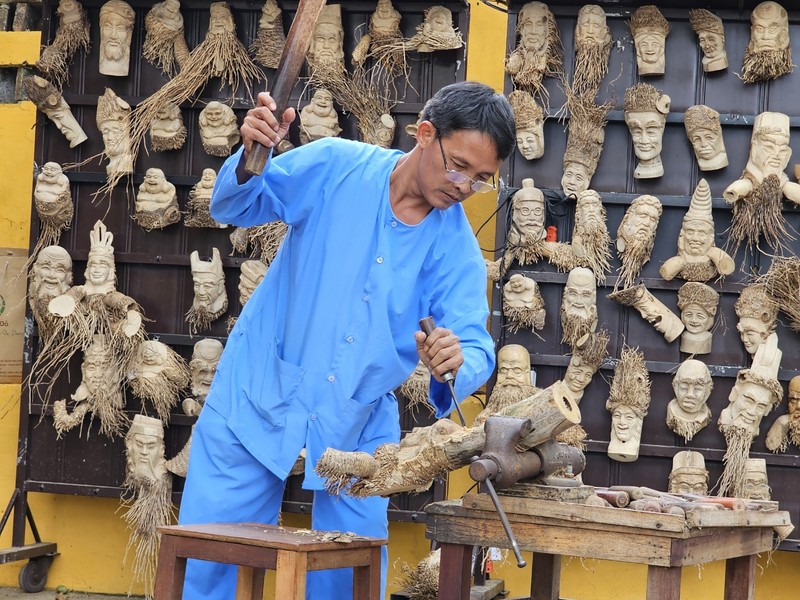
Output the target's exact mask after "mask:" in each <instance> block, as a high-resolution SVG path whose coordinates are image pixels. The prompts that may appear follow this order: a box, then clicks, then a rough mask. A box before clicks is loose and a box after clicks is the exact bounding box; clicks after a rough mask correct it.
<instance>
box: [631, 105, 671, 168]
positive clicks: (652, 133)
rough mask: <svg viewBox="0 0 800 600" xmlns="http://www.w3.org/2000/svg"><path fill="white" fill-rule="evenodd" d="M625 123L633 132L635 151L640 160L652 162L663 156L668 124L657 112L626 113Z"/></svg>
mask: <svg viewBox="0 0 800 600" xmlns="http://www.w3.org/2000/svg"><path fill="white" fill-rule="evenodd" d="M625 123H626V124H627V125H628V130H629V131H630V132H631V139H632V140H633V150H634V153H635V154H636V157H637V158H638V159H639V160H652V159H654V158H656V157H657V156H658V155H659V154H661V142H662V137H663V135H664V125H665V123H666V121H665V119H664V117H663V115H661V114H659V113H657V112H655V111H652V112H651V111H642V112H639V111H631V112H626V113H625Z"/></svg>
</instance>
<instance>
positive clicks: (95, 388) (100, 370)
mask: <svg viewBox="0 0 800 600" xmlns="http://www.w3.org/2000/svg"><path fill="white" fill-rule="evenodd" d="M111 371H112V357H111V354H110V353H109V352H108V351H106V350H105V349H104V348H103V347H101V346H91V347H90V348H89V349H87V351H86V353H85V354H84V356H83V361H82V362H81V384H82V385H83V386H84V387H86V390H87V391H88V392H89V397H90V398H91V397H93V396H95V395H98V394H103V393H104V390H105V389H106V388H107V387H108V374H109V373H110V372H111Z"/></svg>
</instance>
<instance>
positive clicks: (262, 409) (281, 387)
mask: <svg viewBox="0 0 800 600" xmlns="http://www.w3.org/2000/svg"><path fill="white" fill-rule="evenodd" d="M276 346H277V342H276V341H275V340H274V339H273V340H272V341H271V343H270V344H269V345H268V347H267V348H266V356H265V359H264V362H263V363H262V364H263V369H258V368H254V369H253V372H252V373H251V379H250V386H249V389H245V390H244V392H245V395H246V396H247V398H248V399H249V400H250V402H251V404H252V405H253V406H254V407H255V409H256V412H258V414H259V415H261V417H263V419H264V420H265V421H266V422H267V423H268V424H269V425H271V426H272V427H275V428H278V427H284V426H285V425H286V413H287V411H288V409H289V407H290V406H291V405H292V404H294V403H295V401H296V400H297V393H298V387H299V386H300V382H301V381H302V380H303V377H304V376H305V369H303V368H302V367H298V366H297V365H293V364H291V363H288V362H286V361H285V360H283V359H281V358H280V357H279V356H278V355H277V352H276ZM253 350H255V349H252V348H251V351H253ZM261 350H262V351H263V349H261Z"/></svg>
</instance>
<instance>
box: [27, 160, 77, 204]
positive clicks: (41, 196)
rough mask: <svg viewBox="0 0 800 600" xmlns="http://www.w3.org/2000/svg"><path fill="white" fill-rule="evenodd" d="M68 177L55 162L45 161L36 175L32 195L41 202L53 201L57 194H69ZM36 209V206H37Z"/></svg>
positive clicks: (57, 196)
mask: <svg viewBox="0 0 800 600" xmlns="http://www.w3.org/2000/svg"><path fill="white" fill-rule="evenodd" d="M69 193H70V192H69V179H68V178H67V176H66V175H64V171H63V170H62V169H61V165H60V164H58V163H57V162H46V163H44V165H42V171H41V173H39V175H37V177H36V187H35V188H34V189H33V197H34V198H35V199H36V200H37V201H39V202H41V203H42V204H47V203H55V202H56V201H57V200H58V198H59V196H61V195H63V194H69ZM37 209H38V207H37Z"/></svg>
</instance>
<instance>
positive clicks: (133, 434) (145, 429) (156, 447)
mask: <svg viewBox="0 0 800 600" xmlns="http://www.w3.org/2000/svg"><path fill="white" fill-rule="evenodd" d="M125 454H126V458H127V468H128V476H129V477H132V478H133V479H139V480H142V479H144V480H148V481H158V480H159V479H161V478H162V477H164V476H165V475H166V474H167V467H166V459H165V458H164V424H163V423H162V422H161V421H160V420H159V419H154V418H153V417H147V416H145V415H135V416H134V417H133V423H132V424H131V427H130V429H129V430H128V434H127V435H126V436H125Z"/></svg>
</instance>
